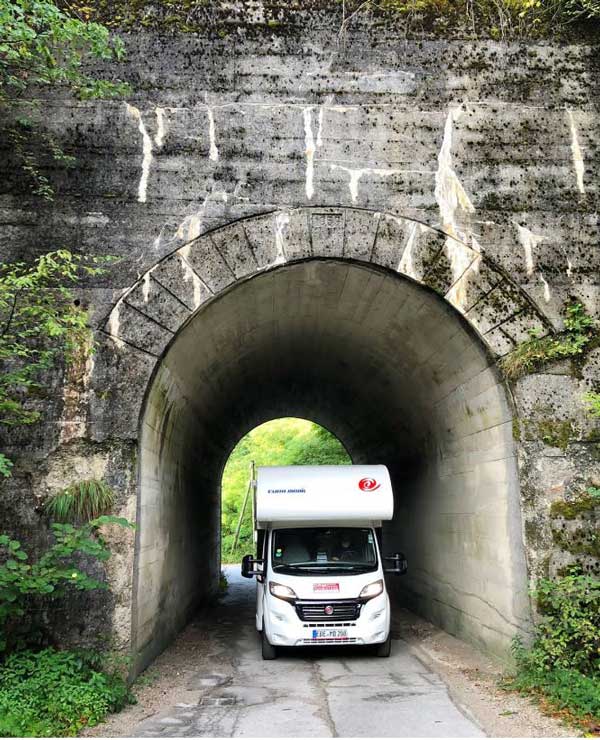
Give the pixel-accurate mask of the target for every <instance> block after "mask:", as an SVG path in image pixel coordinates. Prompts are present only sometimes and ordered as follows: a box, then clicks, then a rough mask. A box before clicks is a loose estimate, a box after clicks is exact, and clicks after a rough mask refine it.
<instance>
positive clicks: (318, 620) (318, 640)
mask: <svg viewBox="0 0 600 740" xmlns="http://www.w3.org/2000/svg"><path fill="white" fill-rule="evenodd" d="M393 513H394V497H393V493H392V485H391V481H390V476H389V473H388V470H387V468H386V467H385V466H384V465H321V466H311V465H298V466H291V467H262V468H258V470H257V477H256V482H255V488H254V518H255V538H256V546H257V555H256V557H253V556H252V555H246V556H245V557H244V559H243V562H242V575H243V576H245V577H247V578H251V577H252V576H256V579H257V594H256V628H257V630H258V631H259V632H260V633H261V635H262V656H263V658H264V659H265V660H272V659H273V658H275V657H276V655H277V648H278V647H283V646H300V645H373V646H374V648H375V650H376V654H377V655H379V656H380V657H387V656H389V654H390V650H391V640H390V600H389V597H388V593H387V590H386V586H385V578H384V573H394V574H397V575H400V574H402V573H405V572H406V561H405V559H404V556H403V555H402V554H401V553H396V554H395V555H393V556H392V557H389V558H382V554H381V523H382V521H384V520H389V519H391V518H392V515H393ZM383 560H391V561H393V567H391V568H384V567H383Z"/></svg>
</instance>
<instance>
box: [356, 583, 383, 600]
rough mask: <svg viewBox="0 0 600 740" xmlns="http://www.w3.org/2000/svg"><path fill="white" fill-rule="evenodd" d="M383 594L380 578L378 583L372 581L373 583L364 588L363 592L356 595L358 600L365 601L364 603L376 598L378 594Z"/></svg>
mask: <svg viewBox="0 0 600 740" xmlns="http://www.w3.org/2000/svg"><path fill="white" fill-rule="evenodd" d="M382 593H383V581H382V580H381V578H380V579H379V580H378V581H374V582H373V583H369V585H368V586H365V587H364V588H363V590H362V591H361V592H360V594H359V595H358V598H359V599H365V601H368V600H369V599H374V598H375V597H376V596H379V594H382Z"/></svg>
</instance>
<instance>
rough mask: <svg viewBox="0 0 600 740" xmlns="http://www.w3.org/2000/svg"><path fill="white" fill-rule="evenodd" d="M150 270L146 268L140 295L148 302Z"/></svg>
mask: <svg viewBox="0 0 600 740" xmlns="http://www.w3.org/2000/svg"><path fill="white" fill-rule="evenodd" d="M151 272H152V270H148V272H147V273H146V274H145V275H144V281H143V284H142V296H143V298H144V303H148V300H149V298H150V280H151V278H150V273H151Z"/></svg>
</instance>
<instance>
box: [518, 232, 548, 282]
mask: <svg viewBox="0 0 600 740" xmlns="http://www.w3.org/2000/svg"><path fill="white" fill-rule="evenodd" d="M516 227H517V231H518V232H519V241H520V242H521V246H522V247H523V251H524V252H525V269H526V271H527V275H528V277H531V276H532V275H533V271H534V260H533V251H534V249H535V248H536V247H537V246H538V244H539V243H540V242H543V241H544V239H545V238H546V237H545V236H540V234H534V233H533V232H532V231H530V230H529V229H528V228H526V227H525V226H521V225H520V224H516Z"/></svg>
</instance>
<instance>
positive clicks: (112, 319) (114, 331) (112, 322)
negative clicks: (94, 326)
mask: <svg viewBox="0 0 600 740" xmlns="http://www.w3.org/2000/svg"><path fill="white" fill-rule="evenodd" d="M122 300H123V298H122V297H121V298H119V300H118V301H117V302H116V303H115V307H114V308H113V310H112V311H111V312H110V316H109V317H108V333H109V334H110V336H111V337H112V339H113V341H114V343H115V345H116V346H117V348H118V349H122V348H123V347H124V346H125V342H124V341H123V340H122V339H121V337H119V331H120V330H121V321H120V316H119V312H120V310H121V301H122Z"/></svg>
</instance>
